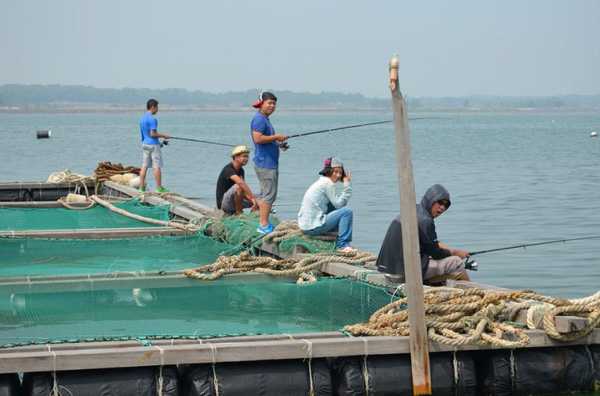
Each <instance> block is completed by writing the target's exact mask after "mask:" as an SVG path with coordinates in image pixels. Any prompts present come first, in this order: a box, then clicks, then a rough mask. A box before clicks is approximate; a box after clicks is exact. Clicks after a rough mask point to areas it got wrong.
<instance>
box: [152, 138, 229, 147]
mask: <svg viewBox="0 0 600 396" xmlns="http://www.w3.org/2000/svg"><path fill="white" fill-rule="evenodd" d="M171 139H173V140H185V141H187V142H196V143H205V144H214V145H217V146H225V147H235V144H227V143H219V142H211V141H210V140H202V139H192V138H186V137H176V136H171V137H170V138H169V140H171ZM162 144H164V145H165V146H166V145H168V144H169V143H168V140H163V142H162Z"/></svg>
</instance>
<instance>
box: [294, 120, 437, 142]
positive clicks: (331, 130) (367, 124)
mask: <svg viewBox="0 0 600 396" xmlns="http://www.w3.org/2000/svg"><path fill="white" fill-rule="evenodd" d="M429 119H435V120H438V119H440V117H417V118H409V120H411V121H414V120H429ZM390 122H394V120H384V121H375V122H366V123H362V124H354V125H345V126H341V127H337V128H330V129H321V130H318V131H311V132H304V133H296V134H294V135H289V136H288V139H293V138H297V137H302V136H310V135H317V134H320V133H327V132H335V131H341V130H344V129H351V128H360V127H365V126H370V125H380V124H389V123H390Z"/></svg>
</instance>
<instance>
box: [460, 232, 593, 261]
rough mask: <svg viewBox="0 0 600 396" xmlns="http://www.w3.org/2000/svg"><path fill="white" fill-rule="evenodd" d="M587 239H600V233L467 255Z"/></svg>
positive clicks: (472, 253) (479, 251)
mask: <svg viewBox="0 0 600 396" xmlns="http://www.w3.org/2000/svg"><path fill="white" fill-rule="evenodd" d="M587 239H600V235H592V236H586V237H580V238H567V239H554V240H551V241H544V242H534V243H524V244H520V245H513V246H506V247H501V248H496V249H487V250H478V251H476V252H470V253H469V255H470V256H475V255H476V254H484V253H492V252H500V251H503V250H512V249H519V248H526V247H530V246H540V245H550V244H553V243H560V242H571V241H584V240H587Z"/></svg>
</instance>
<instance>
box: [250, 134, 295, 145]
mask: <svg viewBox="0 0 600 396" xmlns="http://www.w3.org/2000/svg"><path fill="white" fill-rule="evenodd" d="M287 138H288V137H287V136H285V135H281V134H279V133H276V134H274V135H269V136H267V135H264V134H262V133H260V132H258V131H252V140H254V143H256V144H266V143H272V142H275V141H277V142H285V141H286V140H287Z"/></svg>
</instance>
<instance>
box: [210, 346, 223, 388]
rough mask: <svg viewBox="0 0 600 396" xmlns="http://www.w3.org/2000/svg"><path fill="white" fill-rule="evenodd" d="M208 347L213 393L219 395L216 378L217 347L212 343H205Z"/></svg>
mask: <svg viewBox="0 0 600 396" xmlns="http://www.w3.org/2000/svg"><path fill="white" fill-rule="evenodd" d="M207 345H208V346H209V347H210V352H211V357H212V372H213V384H214V386H215V395H216V396H219V395H220V393H219V380H218V379H217V347H216V346H214V345H213V344H212V343H208V344H207Z"/></svg>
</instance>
